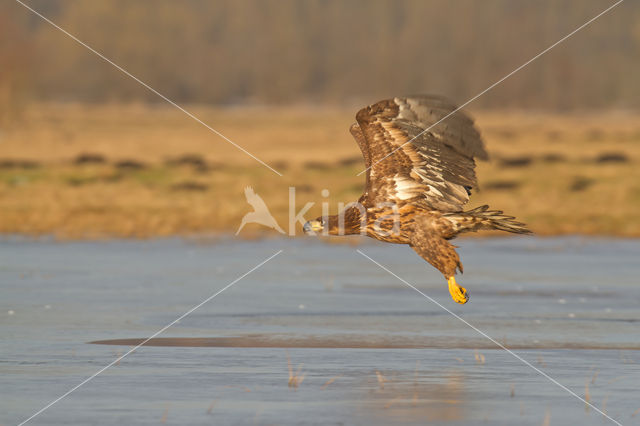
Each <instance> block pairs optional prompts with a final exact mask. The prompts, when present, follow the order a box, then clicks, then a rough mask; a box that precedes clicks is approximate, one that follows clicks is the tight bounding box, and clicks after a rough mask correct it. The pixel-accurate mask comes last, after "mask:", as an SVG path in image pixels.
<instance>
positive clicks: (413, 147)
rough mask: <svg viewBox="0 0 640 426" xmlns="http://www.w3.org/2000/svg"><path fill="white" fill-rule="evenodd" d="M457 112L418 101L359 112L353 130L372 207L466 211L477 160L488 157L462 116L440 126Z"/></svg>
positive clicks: (440, 102)
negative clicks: (402, 204) (387, 205)
mask: <svg viewBox="0 0 640 426" xmlns="http://www.w3.org/2000/svg"><path fill="white" fill-rule="evenodd" d="M455 109H456V107H455V105H453V104H451V103H450V102H448V101H447V100H445V99H443V98H440V97H435V96H414V97H407V98H393V99H388V100H384V101H380V102H378V103H375V104H373V105H370V106H368V107H365V108H363V109H361V110H360V111H358V113H357V114H356V121H357V122H358V123H357V126H356V125H353V126H352V127H351V129H350V130H351V133H352V134H353V135H354V137H355V138H356V141H357V142H358V145H359V146H360V149H361V150H362V153H363V156H364V159H365V164H366V167H370V169H369V170H368V171H367V190H366V192H365V193H366V194H367V199H368V202H369V203H371V204H374V205H375V204H378V203H383V202H393V203H398V202H408V203H416V204H421V205H426V206H428V207H431V208H433V209H437V210H441V211H448V212H451V211H460V210H462V206H463V205H464V204H465V203H466V202H467V201H468V200H469V192H468V189H470V188H471V187H474V186H476V183H477V182H476V175H475V170H474V169H475V161H474V158H476V157H477V158H480V159H487V158H488V155H487V152H486V151H485V148H484V144H483V142H482V138H481V137H480V133H479V132H478V131H477V130H476V129H475V127H474V126H473V121H472V120H471V119H470V118H469V117H468V116H467V115H465V114H464V113H463V112H461V111H456V112H455V113H453V114H451V115H450V116H449V117H447V118H446V119H445V120H443V121H442V122H440V123H438V121H439V120H441V119H442V118H444V117H445V116H447V114H449V113H451V112H452V111H454V110H455ZM435 123H438V124H435ZM434 124H435V125H434ZM431 126H433V127H432V128H430V129H429V130H428V131H426V132H424V131H425V129H428V128H429V127H431ZM423 132H424V133H423ZM421 133H422V134H421ZM418 135H420V136H418ZM416 136H417V137H416ZM413 138H415V139H413ZM412 139H413V141H411V142H410V143H407V142H409V141H410V140H412ZM396 150H397V151H396ZM394 151H395V152H394ZM392 153H393V154H392Z"/></svg>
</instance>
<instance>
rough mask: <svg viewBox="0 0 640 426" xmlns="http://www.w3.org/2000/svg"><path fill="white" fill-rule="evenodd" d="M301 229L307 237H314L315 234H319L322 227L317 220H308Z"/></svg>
mask: <svg viewBox="0 0 640 426" xmlns="http://www.w3.org/2000/svg"><path fill="white" fill-rule="evenodd" d="M302 229H303V230H304V233H305V234H307V235H315V234H316V233H317V232H321V231H322V230H323V229H324V226H323V225H322V222H320V221H319V220H310V221H308V222H307V223H305V224H304V226H303V227H302Z"/></svg>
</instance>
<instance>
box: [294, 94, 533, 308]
mask: <svg viewBox="0 0 640 426" xmlns="http://www.w3.org/2000/svg"><path fill="white" fill-rule="evenodd" d="M455 110H456V107H455V105H453V104H452V103H450V102H449V101H447V100H446V99H443V98H441V97H436V96H412V97H406V98H393V99H387V100H384V101H380V102H377V103H375V104H373V105H370V106H368V107H365V108H363V109H361V110H360V111H358V113H357V114H356V123H354V124H353V125H352V126H351V128H350V131H351V134H352V135H353V137H354V138H355V140H356V142H357V143H358V146H359V147H360V150H361V151H362V155H363V157H364V162H365V166H366V168H367V177H366V187H365V190H364V194H363V195H362V196H361V197H360V199H359V200H358V202H357V203H352V205H350V206H348V207H347V208H346V209H345V210H344V211H343V212H341V213H340V214H338V215H333V216H327V217H319V218H317V219H316V220H312V221H309V222H307V223H306V224H305V226H304V230H305V232H306V233H313V234H315V233H325V234H329V235H349V234H366V235H368V236H369V237H372V238H375V239H378V240H381V241H385V242H390V243H399V244H409V245H410V246H411V247H412V248H413V249H414V250H415V251H416V252H417V253H418V254H419V255H420V256H421V257H422V258H424V259H425V260H426V261H427V262H429V263H430V264H431V265H433V266H434V267H435V268H437V269H438V270H439V271H440V272H442V274H443V275H444V276H445V278H446V279H447V281H448V284H449V292H450V293H451V297H452V298H453V300H454V301H456V302H458V303H466V302H467V300H468V295H467V291H466V289H465V288H464V287H462V286H460V285H458V284H457V283H456V281H455V278H454V275H455V274H456V271H457V270H459V271H460V272H462V263H461V262H460V258H459V257H458V254H457V253H456V251H455V246H454V245H452V244H451V243H449V240H451V239H453V238H455V237H456V236H458V235H459V234H461V233H463V232H470V231H478V230H481V229H497V230H501V231H507V232H513V233H516V234H527V233H530V231H529V230H528V229H527V228H526V226H525V225H524V224H522V223H520V222H517V221H515V220H514V218H513V217H511V216H506V215H504V214H503V213H502V212H501V211H497V210H489V206H486V205H485V206H482V207H478V208H475V209H473V210H468V211H463V206H464V205H465V204H466V203H467V201H469V195H470V194H471V189H472V188H474V187H476V186H477V180H476V174H475V170H474V169H475V159H476V158H478V159H481V160H486V159H488V155H487V152H486V150H485V147H484V143H483V141H482V138H481V136H480V133H479V132H478V130H477V129H476V128H475V127H474V125H473V120H471V118H469V116H467V115H466V114H464V113H463V112H461V111H456V112H455V113H452V112H453V111H455ZM449 114H451V115H450V116H449V117H447V118H446V119H444V120H442V119H443V118H444V117H446V116H447V115H449ZM440 120H442V121H441V122H439V121H440ZM436 123H437V124H436ZM427 129H428V130H427ZM425 130H426V131H425Z"/></svg>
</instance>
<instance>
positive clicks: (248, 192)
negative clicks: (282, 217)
mask: <svg viewBox="0 0 640 426" xmlns="http://www.w3.org/2000/svg"><path fill="white" fill-rule="evenodd" d="M244 195H245V197H247V203H249V204H250V205H251V207H253V211H252V212H249V213H247V214H245V215H244V217H243V218H242V222H241V223H240V227H239V228H238V231H236V235H238V234H239V233H240V231H241V230H242V228H243V227H244V226H245V225H246V224H247V223H258V224H260V225H264V226H266V227H268V228H271V229H275V230H276V231H278V232H280V233H281V234H284V233H285V232H284V230H283V229H282V228H280V225H278V222H276V220H275V219H274V217H273V216H272V215H271V212H269V209H268V208H267V205H266V204H265V203H264V201H263V200H262V198H260V196H259V195H258V194H256V193H255V191H254V190H253V188H252V187H250V186H247V187H246V188H245V189H244Z"/></svg>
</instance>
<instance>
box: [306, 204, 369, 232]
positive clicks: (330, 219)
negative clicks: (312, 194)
mask: <svg viewBox="0 0 640 426" xmlns="http://www.w3.org/2000/svg"><path fill="white" fill-rule="evenodd" d="M364 225H365V223H363V219H361V216H360V210H359V209H358V208H355V207H347V208H346V209H345V210H344V211H343V212H342V213H340V214H339V215H337V214H334V215H331V216H320V217H317V218H316V219H314V220H310V221H308V222H307V223H305V224H304V227H303V228H302V229H304V233H305V234H307V235H353V234H358V233H360V232H361V230H362V229H364V228H362V226H364Z"/></svg>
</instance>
